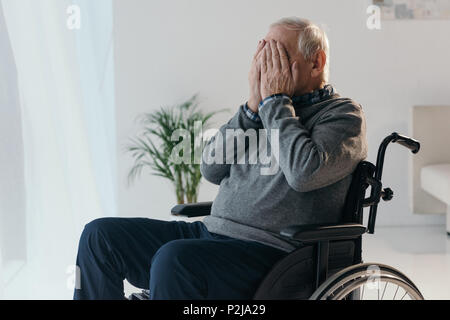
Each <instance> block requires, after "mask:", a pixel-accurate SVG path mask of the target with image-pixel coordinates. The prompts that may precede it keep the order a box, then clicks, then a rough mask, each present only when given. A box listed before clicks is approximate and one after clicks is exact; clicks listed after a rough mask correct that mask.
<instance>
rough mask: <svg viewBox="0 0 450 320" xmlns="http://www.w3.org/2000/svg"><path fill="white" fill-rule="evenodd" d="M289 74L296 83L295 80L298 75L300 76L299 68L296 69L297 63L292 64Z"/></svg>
mask: <svg viewBox="0 0 450 320" xmlns="http://www.w3.org/2000/svg"><path fill="white" fill-rule="evenodd" d="M291 74H292V79H293V80H294V81H296V80H297V79H298V77H299V75H300V70H299V68H298V63H297V61H294V63H293V64H292V67H291Z"/></svg>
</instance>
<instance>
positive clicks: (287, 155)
mask: <svg viewBox="0 0 450 320" xmlns="http://www.w3.org/2000/svg"><path fill="white" fill-rule="evenodd" d="M259 117H260V119H261V122H255V121H253V120H251V119H250V118H249V117H248V116H247V115H246V114H245V111H244V108H243V106H241V107H240V108H239V110H238V112H237V113H236V114H235V116H234V117H233V118H232V119H231V120H230V121H229V122H228V123H226V124H225V125H223V126H222V127H221V128H220V133H221V134H222V136H223V137H224V139H223V141H224V144H226V143H229V142H228V141H226V139H225V136H226V130H227V129H242V130H244V131H245V130H247V129H255V130H256V131H257V132H258V129H262V128H265V129H266V130H267V133H268V135H267V137H263V138H264V139H267V140H268V141H269V142H270V141H271V140H270V138H271V134H270V132H271V131H270V129H279V131H278V134H279V156H278V166H279V170H278V172H277V173H275V174H273V175H262V174H261V168H262V167H268V165H263V164H261V163H260V162H259V161H258V163H257V164H248V162H249V161H247V162H246V163H247V164H237V163H233V164H230V163H228V164H227V163H226V162H225V161H224V163H223V164H220V163H213V164H207V163H206V162H205V160H203V162H202V164H201V172H202V174H203V176H204V177H205V178H206V179H207V180H208V181H210V182H212V183H214V184H218V185H220V187H219V192H218V195H217V197H216V198H215V200H214V202H213V206H212V210H211V215H210V216H207V217H205V218H204V219H203V223H204V224H205V225H206V227H207V229H208V230H209V231H210V232H214V233H218V234H222V235H226V236H230V237H233V238H237V239H244V240H252V241H257V242H260V243H263V244H266V245H269V246H273V247H275V248H278V249H281V250H284V251H291V250H293V249H295V246H294V244H295V243H293V242H290V241H288V240H286V239H284V238H283V237H281V236H280V235H279V232H280V230H281V229H283V228H284V227H287V226H290V225H304V224H317V223H338V222H340V221H341V220H342V214H343V206H344V202H345V198H346V194H347V191H348V188H349V186H350V182H351V179H352V172H353V171H354V169H355V168H356V166H357V164H358V163H359V162H360V161H362V160H364V159H365V158H366V157H367V142H366V123H365V118H364V113H363V110H362V108H361V106H360V105H359V104H358V103H356V102H355V101H353V100H351V99H348V98H342V97H340V96H339V95H338V94H334V95H332V96H331V97H327V98H326V99H324V100H322V101H320V102H318V103H315V104H312V105H307V106H302V105H296V106H295V107H294V105H293V102H292V100H291V99H289V98H288V97H286V96H281V97H276V98H274V99H270V101H268V102H266V103H264V105H263V106H262V107H261V109H260V111H259ZM216 138H217V135H216V136H215V137H214V138H213V139H211V140H210V141H209V143H208V144H207V145H206V146H205V149H204V151H203V159H205V157H207V156H210V155H214V154H215V152H216V151H214V149H215V143H214V141H215V140H216ZM259 138H260V137H259V136H258V141H259ZM236 145H237V143H235V144H234V146H233V147H234V148H236V147H235V146H236ZM225 148H226V146H225V147H224V149H225ZM270 150H271V145H270V143H268V152H269V151H270ZM224 151H225V150H224ZM245 152H246V153H248V144H246V145H245ZM247 156H248V155H247ZM223 157H224V159H225V152H224V153H223ZM235 160H236V159H235Z"/></svg>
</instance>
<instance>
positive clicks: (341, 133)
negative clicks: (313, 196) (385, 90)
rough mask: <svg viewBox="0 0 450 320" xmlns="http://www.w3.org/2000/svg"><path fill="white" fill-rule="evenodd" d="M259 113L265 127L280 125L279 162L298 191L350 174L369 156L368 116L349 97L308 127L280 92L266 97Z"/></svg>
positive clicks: (319, 186)
mask: <svg viewBox="0 0 450 320" xmlns="http://www.w3.org/2000/svg"><path fill="white" fill-rule="evenodd" d="M259 116H260V117H261V120H262V122H263V125H264V128H265V129H266V130H267V132H268V139H269V142H270V131H271V130H270V129H278V134H279V166H280V168H281V170H282V171H283V174H284V176H285V178H286V180H287V182H288V184H289V185H290V186H291V188H293V189H294V190H296V191H298V192H309V191H312V190H315V189H319V188H323V187H326V186H328V185H331V184H333V183H335V182H337V181H339V180H341V179H343V178H345V177H346V176H347V175H349V174H351V173H352V172H353V171H354V169H355V168H356V166H357V165H358V163H359V162H360V161H362V160H364V159H365V158H366V157H367V142H366V135H365V130H366V128H365V119H364V114H363V111H362V108H361V106H360V105H357V104H355V103H353V102H352V101H351V100H350V99H346V100H344V102H340V103H339V104H337V106H335V107H334V108H330V109H329V110H328V111H326V112H325V113H324V114H323V115H322V116H321V117H320V119H319V120H318V121H317V122H316V123H315V125H314V126H313V128H312V129H311V130H310V131H309V130H308V129H307V128H305V126H303V124H302V121H301V120H302V119H300V118H299V117H297V116H296V114H295V109H294V107H293V104H292V100H291V99H290V98H289V97H288V96H286V95H281V96H277V97H271V98H270V99H265V100H264V101H263V102H262V104H261V105H260V110H259Z"/></svg>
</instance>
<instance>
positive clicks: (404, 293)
mask: <svg viewBox="0 0 450 320" xmlns="http://www.w3.org/2000/svg"><path fill="white" fill-rule="evenodd" d="M344 299H354V300H423V299H424V298H423V296H422V294H421V293H420V291H419V289H417V287H416V286H415V285H414V283H413V282H412V281H411V280H409V278H408V277H406V276H405V275H404V274H403V273H401V272H400V271H398V270H396V269H394V268H392V267H390V266H387V265H383V264H379V263H361V264H357V265H353V266H350V267H347V268H345V269H343V270H341V271H339V272H337V273H335V274H333V275H332V276H331V277H330V278H328V279H327V280H326V281H325V282H324V283H323V284H322V285H321V286H320V287H319V288H317V290H316V291H315V292H314V293H313V295H312V296H311V297H310V300H344Z"/></svg>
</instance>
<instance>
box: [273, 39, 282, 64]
mask: <svg viewBox="0 0 450 320" xmlns="http://www.w3.org/2000/svg"><path fill="white" fill-rule="evenodd" d="M277 43H278V42H276V41H275V40H271V41H270V48H271V51H272V52H271V54H272V65H273V67H274V68H275V69H278V70H280V69H281V62H280V53H279V52H278V48H277Z"/></svg>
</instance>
